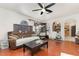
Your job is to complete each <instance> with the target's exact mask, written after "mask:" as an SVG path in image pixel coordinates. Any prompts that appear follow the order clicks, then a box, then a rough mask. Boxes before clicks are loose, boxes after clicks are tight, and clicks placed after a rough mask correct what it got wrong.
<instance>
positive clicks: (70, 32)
mask: <svg viewBox="0 0 79 59" xmlns="http://www.w3.org/2000/svg"><path fill="white" fill-rule="evenodd" d="M75 35H76V21H75V20H66V21H65V23H64V37H65V40H67V41H73V40H74V37H75Z"/></svg>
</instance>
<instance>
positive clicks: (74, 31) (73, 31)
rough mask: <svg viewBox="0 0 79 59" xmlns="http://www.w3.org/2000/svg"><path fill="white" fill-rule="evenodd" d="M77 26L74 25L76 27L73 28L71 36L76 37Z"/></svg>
mask: <svg viewBox="0 0 79 59" xmlns="http://www.w3.org/2000/svg"><path fill="white" fill-rule="evenodd" d="M75 33H76V26H75V25H74V26H71V36H73V37H74V36H75V35H76V34H75Z"/></svg>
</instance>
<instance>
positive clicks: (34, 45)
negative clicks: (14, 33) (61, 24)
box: [23, 39, 48, 56]
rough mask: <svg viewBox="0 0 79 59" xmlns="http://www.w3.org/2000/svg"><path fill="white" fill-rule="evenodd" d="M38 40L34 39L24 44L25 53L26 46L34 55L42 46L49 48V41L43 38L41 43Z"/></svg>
mask: <svg viewBox="0 0 79 59" xmlns="http://www.w3.org/2000/svg"><path fill="white" fill-rule="evenodd" d="M39 41H40V40H39V39H38V40H33V41H31V42H28V43H25V44H23V52H24V53H25V50H26V48H27V49H29V50H30V51H31V55H32V56H33V55H34V54H35V53H36V52H38V51H39V50H40V48H41V47H43V46H45V45H46V46H47V48H48V41H47V40H41V43H39Z"/></svg>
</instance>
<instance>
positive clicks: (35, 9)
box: [32, 9, 42, 11]
mask: <svg viewBox="0 0 79 59" xmlns="http://www.w3.org/2000/svg"><path fill="white" fill-rule="evenodd" d="M39 10H42V9H35V10H32V11H39Z"/></svg>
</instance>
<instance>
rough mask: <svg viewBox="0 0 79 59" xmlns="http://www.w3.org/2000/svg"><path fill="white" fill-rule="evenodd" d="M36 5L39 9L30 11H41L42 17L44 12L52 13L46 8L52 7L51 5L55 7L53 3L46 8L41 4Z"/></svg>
mask: <svg viewBox="0 0 79 59" xmlns="http://www.w3.org/2000/svg"><path fill="white" fill-rule="evenodd" d="M38 5H39V6H40V7H41V9H35V10H32V11H39V10H41V14H40V15H42V14H43V13H44V12H48V13H52V12H53V11H52V10H49V9H48V8H49V7H51V6H53V5H55V3H51V4H49V5H47V6H45V5H42V4H41V3H38Z"/></svg>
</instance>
